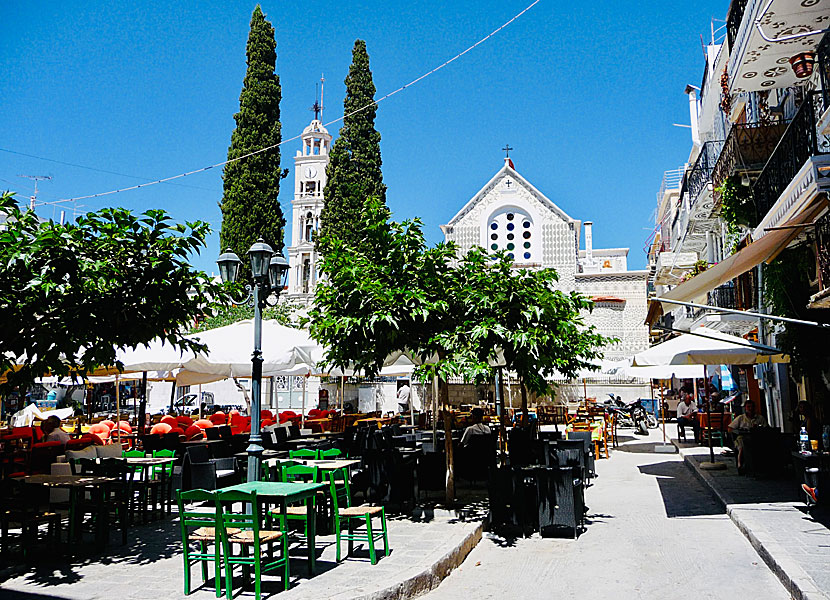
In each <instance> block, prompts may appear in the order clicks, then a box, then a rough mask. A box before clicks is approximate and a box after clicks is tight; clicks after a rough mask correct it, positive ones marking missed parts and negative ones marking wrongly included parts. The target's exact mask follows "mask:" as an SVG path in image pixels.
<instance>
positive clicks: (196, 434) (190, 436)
mask: <svg viewBox="0 0 830 600" xmlns="http://www.w3.org/2000/svg"><path fill="white" fill-rule="evenodd" d="M184 437H185V438H186V439H187V440H188V441H190V440H200V439H202V438H203V437H205V433H204V431H202V428H201V427H199V426H198V425H191V426H190V427H188V428H187V430H185V432H184Z"/></svg>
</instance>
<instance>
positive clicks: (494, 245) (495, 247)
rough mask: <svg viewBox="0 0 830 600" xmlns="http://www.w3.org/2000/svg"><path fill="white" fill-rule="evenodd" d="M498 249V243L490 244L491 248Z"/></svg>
mask: <svg viewBox="0 0 830 600" xmlns="http://www.w3.org/2000/svg"><path fill="white" fill-rule="evenodd" d="M498 249H499V245H498V244H490V250H498Z"/></svg>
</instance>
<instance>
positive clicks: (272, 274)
mask: <svg viewBox="0 0 830 600" xmlns="http://www.w3.org/2000/svg"><path fill="white" fill-rule="evenodd" d="M287 274H288V261H287V260H285V257H284V256H283V255H282V254H275V255H274V256H272V257H271V264H270V265H269V267H268V280H269V281H270V283H271V290H273V291H274V292H275V293H277V294H279V290H281V289H282V288H283V286H284V285H285V276H286V275H287Z"/></svg>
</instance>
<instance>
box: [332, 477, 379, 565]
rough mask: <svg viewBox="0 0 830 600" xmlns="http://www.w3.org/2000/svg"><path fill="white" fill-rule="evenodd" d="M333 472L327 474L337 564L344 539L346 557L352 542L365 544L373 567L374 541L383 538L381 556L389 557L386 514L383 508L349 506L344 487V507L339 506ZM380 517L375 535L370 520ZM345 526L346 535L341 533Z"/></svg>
mask: <svg viewBox="0 0 830 600" xmlns="http://www.w3.org/2000/svg"><path fill="white" fill-rule="evenodd" d="M336 481H337V480H336V478H335V472H334V471H332V472H330V473H329V487H330V492H331V498H332V502H333V505H334V533H335V536H336V537H337V562H340V555H341V552H340V541H341V540H342V539H343V538H346V540H348V542H349V547H348V552H347V553H346V556H350V555H351V554H352V551H353V550H354V542H366V543H367V544H368V546H369V559H370V560H371V561H372V564H373V565H376V564H377V562H378V559H377V553H376V552H375V541H377V540H379V539H381V538H383V555H384V556H388V555H389V540H388V536H387V532H386V513H385V512H384V509H383V506H371V505H368V504H362V505H360V506H352V505H351V497H350V495H349V493H348V492H349V488H348V486H347V487H346V495H345V498H344V500H345V505H343V506H341V505H340V502H339V500H338V497H339V494H338V490H337V485H336ZM373 517H380V524H381V531H380V532H378V533H375V532H374V531H373V529H372V518H373ZM344 523H345V525H346V530H347V533H344V532H343V525H344ZM363 524H365V525H366V529H365V531H361V532H356V531H355V529H356V528H357V527H360V526H361V525H363Z"/></svg>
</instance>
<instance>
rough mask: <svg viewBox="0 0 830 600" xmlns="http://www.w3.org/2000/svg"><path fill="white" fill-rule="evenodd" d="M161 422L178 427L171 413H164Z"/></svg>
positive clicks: (177, 422)
mask: <svg viewBox="0 0 830 600" xmlns="http://www.w3.org/2000/svg"><path fill="white" fill-rule="evenodd" d="M161 423H167V424H168V425H170V427H178V426H179V421H178V420H177V419H176V417H174V416H172V415H164V416H163V417H162V418H161Z"/></svg>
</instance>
